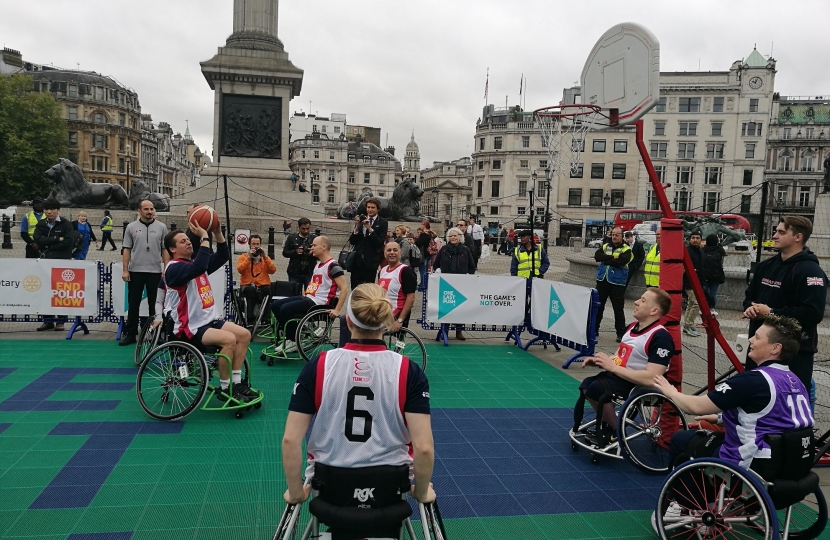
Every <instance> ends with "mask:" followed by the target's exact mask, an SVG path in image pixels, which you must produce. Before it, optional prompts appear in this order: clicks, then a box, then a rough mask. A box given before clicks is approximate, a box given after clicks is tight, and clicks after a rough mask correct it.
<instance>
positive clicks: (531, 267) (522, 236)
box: [510, 230, 550, 278]
mask: <svg viewBox="0 0 830 540" xmlns="http://www.w3.org/2000/svg"><path fill="white" fill-rule="evenodd" d="M549 267H550V261H549V260H548V254H547V253H546V252H545V250H544V249H542V246H540V245H534V244H533V232H532V231H530V230H524V231H520V232H519V245H518V246H516V249H514V250H513V255H512V257H511V258H510V275H511V276H519V277H523V278H529V277H538V278H544V277H545V273H546V272H547V271H548V268H549Z"/></svg>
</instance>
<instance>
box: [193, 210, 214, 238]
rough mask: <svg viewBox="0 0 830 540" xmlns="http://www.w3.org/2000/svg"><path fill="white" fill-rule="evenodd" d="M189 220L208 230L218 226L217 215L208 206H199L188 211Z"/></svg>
mask: <svg viewBox="0 0 830 540" xmlns="http://www.w3.org/2000/svg"><path fill="white" fill-rule="evenodd" d="M190 222H191V223H195V224H196V225H198V226H199V227H201V228H203V229H204V230H205V231H208V232H210V231H212V230H213V229H215V228H216V227H218V226H219V216H218V215H216V211H215V210H214V209H213V208H211V207H210V206H207V205H204V206H199V207H198V208H195V209H194V210H193V212H191V213H190Z"/></svg>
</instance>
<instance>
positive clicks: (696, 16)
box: [0, 0, 830, 166]
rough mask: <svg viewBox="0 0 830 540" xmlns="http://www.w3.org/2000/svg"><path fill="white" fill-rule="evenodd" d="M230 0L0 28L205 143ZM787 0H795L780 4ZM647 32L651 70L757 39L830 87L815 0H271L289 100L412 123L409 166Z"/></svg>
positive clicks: (116, 5) (354, 119)
mask: <svg viewBox="0 0 830 540" xmlns="http://www.w3.org/2000/svg"><path fill="white" fill-rule="evenodd" d="M232 7H233V0H139V1H133V2H126V1H123V0H72V1H67V0H28V1H25V2H23V1H19V0H0V40H2V41H3V43H4V44H5V46H7V47H10V48H14V49H18V50H20V51H21V52H22V53H23V56H24V59H26V60H27V61H32V62H36V63H44V64H48V63H53V64H55V65H57V66H60V67H64V68H69V69H72V68H76V66H77V64H78V63H80V68H81V69H83V70H94V71H97V72H99V73H103V74H106V75H110V76H113V77H115V78H116V79H117V80H119V81H120V82H121V83H123V84H124V85H126V86H129V87H132V88H133V89H134V90H136V91H137V92H138V94H139V98H140V100H141V105H142V111H143V112H145V113H151V114H152V115H153V119H154V120H155V121H162V120H164V121H167V122H170V123H171V124H172V126H173V128H174V129H175V130H177V131H181V132H184V128H185V119H189V120H190V130H191V132H192V134H193V136H194V138H195V139H196V142H197V143H198V144H199V145H200V146H201V147H202V148H203V149H205V150H207V151H211V146H212V121H213V92H212V91H211V90H210V88H209V87H208V85H207V83H206V82H205V79H204V77H202V74H201V72H200V70H199V62H200V61H203V60H207V59H209V58H211V57H212V56H213V55H214V54H215V53H216V48H217V47H219V46H220V45H223V44H224V42H225V39H226V38H227V36H228V35H229V34H230V33H231V29H232ZM793 8H795V9H793ZM624 21H634V22H638V23H640V24H643V25H645V26H646V27H647V28H649V29H650V30H651V31H652V32H653V33H654V34H655V35H656V36H657V38H658V39H659V40H660V47H661V69H662V70H663V71H697V70H698V66H699V67H700V69H701V70H704V71H706V70H711V71H724V70H727V69H728V68H729V66H730V65H731V64H732V62H733V61H735V60H739V59H741V58H745V57H746V56H748V55H749V53H750V52H751V51H752V48H753V45H754V44H756V43H757V46H758V50H759V52H761V54H763V55H765V56H766V55H768V54H770V50H771V49H772V47H773V43H774V50H773V51H772V53H773V56H774V57H775V58H776V59H777V60H778V75H777V78H776V83H775V89H776V90H777V91H779V92H781V94H783V95H828V94H830V66H828V61H827V57H826V52H827V51H828V49H830V38H828V32H827V30H826V28H827V27H826V25H827V22H828V21H830V2H828V1H827V0H813V1H810V0H797V1H794V2H790V3H788V4H782V3H781V2H779V1H767V0H751V1H743V0H741V1H737V0H715V1H710V0H698V1H696V2H683V3H681V2H675V1H667V0H662V1H655V0H648V1H647V0H641V1H624V2H623V1H619V0H616V1H607V0H595V1H593V2H590V3H588V2H564V1H562V0H538V1H537V0H513V1H506V0H450V1H448V0H423V1H420V0H412V1H410V2H406V3H403V2H397V1H389V0H363V1H346V2H344V1H342V0H340V1H333V0H304V1H298V0H283V1H281V2H280V20H279V35H280V39H282V41H283V43H284V44H285V47H286V50H287V51H288V52H289V55H290V58H291V60H292V61H293V62H294V64H295V65H296V66H298V67H300V68H302V69H304V70H305V78H304V81H303V89H302V93H301V95H300V96H299V97H297V98H295V99H294V100H293V101H292V102H291V112H292V113H293V112H294V111H299V110H303V111H306V112H308V111H309V101H311V105H310V107H311V109H310V110H311V111H312V112H315V113H319V114H320V115H328V114H329V113H331V112H340V113H346V114H347V115H348V116H347V118H348V121H349V123H354V124H361V125H368V126H374V127H380V128H381V129H382V137H383V141H382V142H384V143H385V141H386V137H387V135H388V141H389V144H390V145H393V146H395V147H396V148H397V152H396V154H397V155H398V156H399V157H400V155H401V154H402V152H403V150H404V147H405V146H406V143H407V142H408V141H409V136H410V133H411V131H412V129H413V128H414V130H415V138H416V140H417V142H418V144H419V145H420V149H421V164H422V166H425V165H427V164H429V163H431V162H432V161H436V160H437V161H445V160H451V159H457V158H460V157H463V156H468V155H470V152H471V150H472V140H473V139H472V138H473V134H474V129H475V122H476V119H477V118H479V116H480V115H481V108H482V106H483V105H484V84H485V74H486V71H487V68H488V67H489V68H490V102H491V103H495V104H496V105H497V106H504V102H505V96H508V103H509V104H510V105H515V104H517V103H519V80H520V77H521V75H522V73H524V74H525V76H526V77H527V87H528V88H527V90H528V92H527V108H528V109H534V108H538V107H541V106H544V105H552V104H555V103H558V102H559V100H560V99H561V92H562V88H564V87H566V86H571V85H572V84H573V83H574V82H576V81H577V79H578V78H579V75H580V73H581V71H582V65H583V63H584V61H585V57H586V55H587V54H588V52H589V51H590V49H591V47H592V46H593V44H594V42H595V41H596V40H597V39H598V38H599V36H600V35H602V33H603V32H604V31H605V30H606V29H607V28H609V27H611V26H612V25H614V24H617V23H619V22H624Z"/></svg>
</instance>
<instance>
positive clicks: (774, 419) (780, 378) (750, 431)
mask: <svg viewBox="0 0 830 540" xmlns="http://www.w3.org/2000/svg"><path fill="white" fill-rule="evenodd" d="M754 371H755V372H758V373H760V374H761V375H763V376H764V379H766V382H767V384H769V390H770V395H771V396H772V399H770V402H769V404H768V405H767V406H766V407H764V409H763V410H762V411H759V412H757V413H747V412H745V411H744V410H743V409H741V408H740V407H738V408H735V409H731V410H728V411H724V412H723V424H724V426H725V427H726V436H725V437H724V440H723V445H722V446H721V447H720V454H719V455H720V457H721V459H725V460H727V461H731V462H732V463H737V464H739V465H740V466H742V467H744V468H747V469H748V468H749V467H750V465H751V464H752V460H753V459H754V458H761V459H765V458H769V457H770V448H769V445H768V444H767V443H766V442H764V435H768V434H778V433H785V432H787V431H793V430H796V429H801V428H805V427H812V425H813V413H812V411H811V410H810V396H809V394H808V393H807V390H806V389H805V388H804V384H803V383H802V382H801V381H800V380H799V379H798V377H796V376H795V375H794V374H793V373H792V372H791V371H790V370H789V368H787V367H786V366H782V365H780V364H772V365H762V366H760V367H757V368H755V370H754Z"/></svg>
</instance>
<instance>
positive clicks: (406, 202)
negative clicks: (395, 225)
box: [337, 179, 433, 221]
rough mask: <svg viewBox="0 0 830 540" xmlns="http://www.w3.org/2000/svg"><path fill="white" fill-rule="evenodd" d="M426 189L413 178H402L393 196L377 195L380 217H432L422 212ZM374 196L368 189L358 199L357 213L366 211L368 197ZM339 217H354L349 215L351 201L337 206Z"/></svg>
mask: <svg viewBox="0 0 830 540" xmlns="http://www.w3.org/2000/svg"><path fill="white" fill-rule="evenodd" d="M423 196H424V190H423V189H421V188H420V187H419V186H418V184H416V183H415V182H414V181H413V180H411V179H406V180H402V181H401V182H400V183H399V184H398V185H397V186H395V189H394V191H392V196H391V197H375V198H376V199H379V200H380V206H381V208H380V217H382V218H385V219H390V220H392V221H421V220H424V219H429V220H430V221H433V219H432V218H430V217H428V216H424V215H423V213H422V212H421V197H423ZM369 197H373V195H372V192H371V191H366V192H364V193H362V194H361V195H360V197H359V198H358V200H357V211H356V215H360V214H365V213H366V199H368V198H369ZM337 217H339V218H341V219H352V218H350V217H349V203H342V204H341V205H340V206H339V207H338V208H337Z"/></svg>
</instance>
